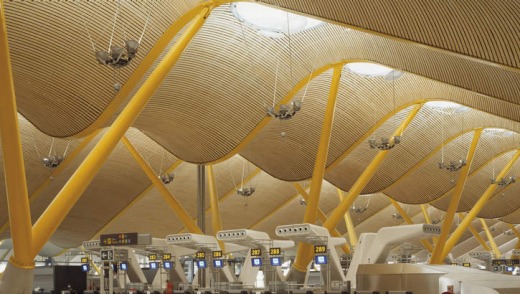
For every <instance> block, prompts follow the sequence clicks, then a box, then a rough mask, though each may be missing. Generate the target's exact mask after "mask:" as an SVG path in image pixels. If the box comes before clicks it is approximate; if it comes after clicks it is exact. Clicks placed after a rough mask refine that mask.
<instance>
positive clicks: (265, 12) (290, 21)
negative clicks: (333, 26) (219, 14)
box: [231, 2, 323, 38]
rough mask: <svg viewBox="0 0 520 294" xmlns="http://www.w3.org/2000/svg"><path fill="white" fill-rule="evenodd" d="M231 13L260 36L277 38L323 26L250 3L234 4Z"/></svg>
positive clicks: (303, 18)
mask: <svg viewBox="0 0 520 294" xmlns="http://www.w3.org/2000/svg"><path fill="white" fill-rule="evenodd" d="M231 13H233V15H234V16H235V17H236V18H237V19H238V20H239V21H241V22H243V23H245V24H246V25H248V26H250V27H252V28H254V29H256V30H257V31H258V32H259V33H260V34H263V35H265V36H268V37H275V38H276V37H283V36H284V35H287V34H289V33H290V34H296V33H299V32H301V31H304V30H308V29H311V28H314V27H317V26H319V25H321V24H323V22H322V21H320V20H317V19H314V18H310V17H306V16H303V15H299V14H294V13H287V12H286V11H283V10H280V9H276V8H272V7H269V6H265V5H260V4H256V3H250V2H235V3H232V4H231ZM288 25H289V26H288Z"/></svg>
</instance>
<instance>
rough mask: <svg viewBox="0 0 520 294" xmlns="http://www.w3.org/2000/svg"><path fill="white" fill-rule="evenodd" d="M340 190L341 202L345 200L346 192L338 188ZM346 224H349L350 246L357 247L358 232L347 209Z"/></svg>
mask: <svg viewBox="0 0 520 294" xmlns="http://www.w3.org/2000/svg"><path fill="white" fill-rule="evenodd" d="M337 190H338V196H339V202H341V201H343V199H344V198H345V194H344V193H343V191H342V190H341V189H340V188H337ZM344 218H345V225H346V226H347V233H348V238H349V239H350V247H352V248H355V247H356V245H357V243H358V238H357V234H356V230H355V229H354V224H353V223H352V218H351V217H350V213H349V211H348V210H347V212H346V213H345V216H344Z"/></svg>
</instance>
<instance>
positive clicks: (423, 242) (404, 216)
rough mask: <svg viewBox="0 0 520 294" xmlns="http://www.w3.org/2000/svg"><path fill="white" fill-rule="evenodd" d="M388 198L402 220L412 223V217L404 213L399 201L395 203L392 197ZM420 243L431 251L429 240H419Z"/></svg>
mask: <svg viewBox="0 0 520 294" xmlns="http://www.w3.org/2000/svg"><path fill="white" fill-rule="evenodd" d="M388 199H389V200H390V202H391V203H392V205H393V206H394V207H395V209H397V212H399V214H400V215H401V216H402V217H403V219H404V221H405V222H406V223H407V224H409V225H412V224H413V221H412V219H411V218H410V216H409V215H408V214H407V213H406V211H404V209H403V208H402V207H401V205H399V203H397V201H395V200H394V199H392V198H390V197H388ZM421 244H422V245H423V246H424V248H426V250H428V252H430V253H431V252H432V251H433V247H432V244H430V242H428V241H427V240H421Z"/></svg>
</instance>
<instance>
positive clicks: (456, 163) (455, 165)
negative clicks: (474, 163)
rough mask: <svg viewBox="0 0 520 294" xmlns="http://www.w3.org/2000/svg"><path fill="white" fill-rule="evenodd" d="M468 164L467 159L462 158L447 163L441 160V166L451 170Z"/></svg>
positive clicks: (456, 169) (453, 170)
mask: <svg viewBox="0 0 520 294" xmlns="http://www.w3.org/2000/svg"><path fill="white" fill-rule="evenodd" d="M465 165H466V160H465V159H461V160H459V161H450V163H449V164H445V163H444V162H439V168H440V169H445V170H447V171H450V172H455V171H458V170H460V169H461V168H462V167H464V166H465Z"/></svg>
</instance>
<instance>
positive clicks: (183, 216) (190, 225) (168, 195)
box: [121, 137, 202, 234]
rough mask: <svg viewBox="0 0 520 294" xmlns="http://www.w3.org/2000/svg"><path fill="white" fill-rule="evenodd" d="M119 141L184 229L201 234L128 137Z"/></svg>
mask: <svg viewBox="0 0 520 294" xmlns="http://www.w3.org/2000/svg"><path fill="white" fill-rule="evenodd" d="M121 142H123V144H124V145H125V146H126V148H127V149H128V151H129V152H130V154H131V155H132V156H133V157H134V159H135V161H136V162H137V164H139V166H140V167H141V169H142V170H143V171H144V173H145V174H146V175H147V176H148V179H150V181H151V182H152V184H153V185H154V186H155V188H157V190H159V192H160V193H161V196H162V197H163V199H164V200H165V201H166V203H168V205H170V207H171V209H172V210H173V212H175V214H177V217H178V218H179V220H180V221H181V222H182V223H183V224H184V226H185V227H186V229H188V231H189V232H190V233H196V234H202V231H201V230H200V228H199V227H198V226H197V224H196V223H195V222H194V221H193V219H192V218H191V217H190V215H189V214H188V212H186V210H185V209H184V207H182V205H181V204H180V203H179V201H177V198H175V196H173V194H172V193H171V192H170V191H169V190H168V189H167V188H166V186H164V184H163V182H162V181H161V180H160V179H159V177H158V176H157V175H156V174H155V172H154V171H153V169H152V168H151V167H150V166H149V165H148V164H147V163H146V161H145V160H144V159H143V157H142V156H141V155H140V154H139V152H137V150H136V149H135V148H134V146H132V143H130V141H129V140H128V138H126V137H123V138H122V139H121Z"/></svg>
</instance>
